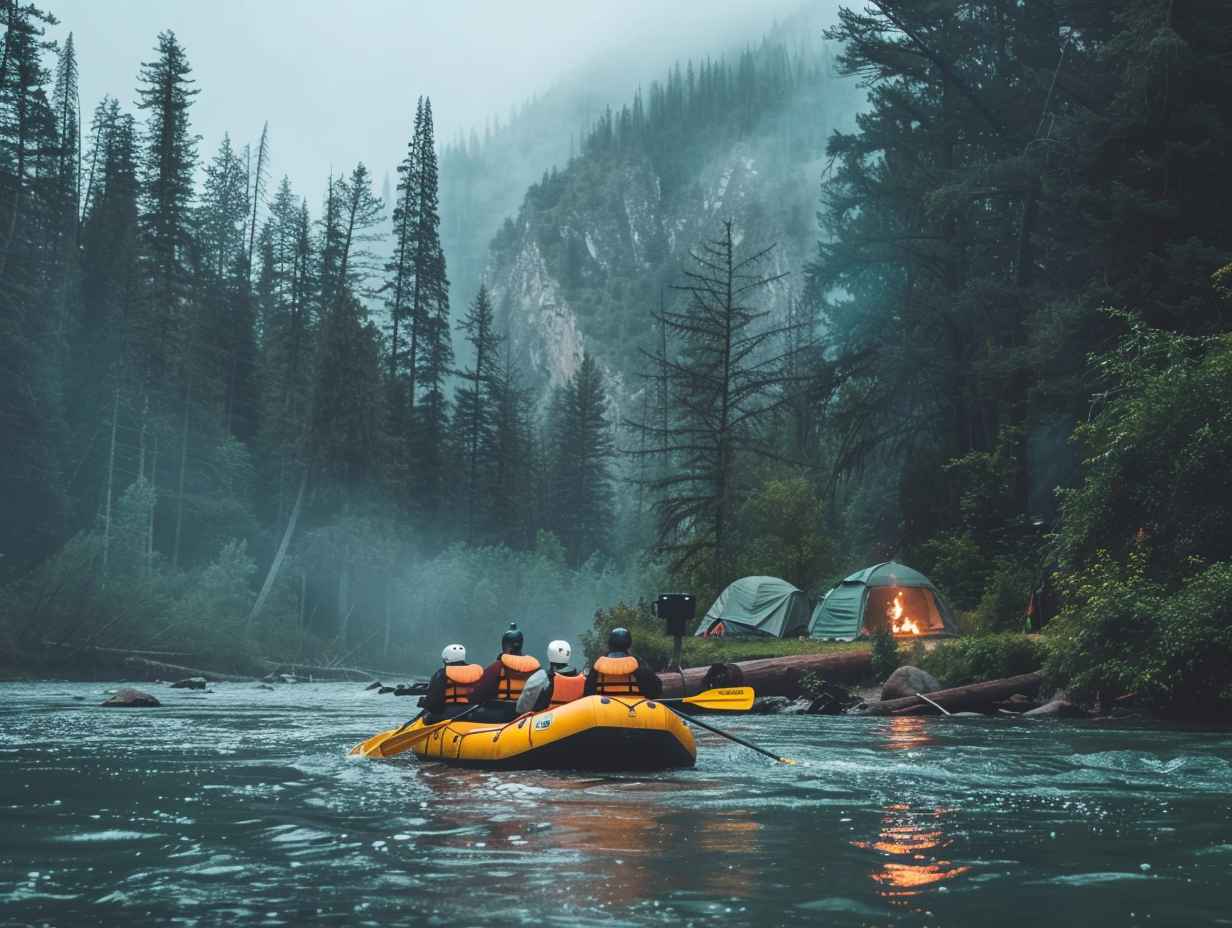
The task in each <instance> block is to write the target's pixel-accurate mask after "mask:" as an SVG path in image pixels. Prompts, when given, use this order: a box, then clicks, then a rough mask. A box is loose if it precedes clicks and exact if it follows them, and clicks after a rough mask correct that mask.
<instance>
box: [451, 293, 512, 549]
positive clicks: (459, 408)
mask: <svg viewBox="0 0 1232 928" xmlns="http://www.w3.org/2000/svg"><path fill="white" fill-rule="evenodd" d="M459 328H460V329H461V330H462V331H463V332H465V333H466V340H467V341H468V342H470V344H471V347H472V348H473V349H474V352H475V360H474V363H473V364H472V366H471V367H470V368H469V369H467V370H462V371H458V376H460V377H461V378H462V380H463V383H462V386H460V387H459V388H458V392H457V402H456V405H455V413H454V423H455V424H454V429H453V431H454V433H455V434H457V435H461V436H463V439H462V445H463V447H462V473H463V479H462V481H461V484H460V486H459V489H460V490H461V493H462V506H463V510H464V511H465V513H466V538H467V540H468V541H472V542H473V541H474V540H475V538H476V533H477V531H478V530H480V529H481V528H483V527H484V526H483V525H482V524H481V523H483V522H484V521H485V518H486V516H487V513H486V512H485V511H484V508H483V507H486V506H487V504H488V500H489V496H488V493H487V490H489V489H490V487H489V486H488V485H487V484H488V483H489V482H490V478H489V470H490V465H491V462H492V457H493V454H494V452H495V448H494V444H495V435H494V433H495V417H496V413H497V405H498V396H499V390H500V343H501V339H500V337H499V336H498V335H497V334H496V328H495V324H494V320H493V315H492V300H491V298H490V297H489V296H488V288H487V286H485V285H483V284H480V286H479V293H478V294H476V296H475V302H474V303H472V304H471V308H470V311H469V312H468V313H467V315H466V318H465V319H463V320H462V322H461V324H460V325H459Z"/></svg>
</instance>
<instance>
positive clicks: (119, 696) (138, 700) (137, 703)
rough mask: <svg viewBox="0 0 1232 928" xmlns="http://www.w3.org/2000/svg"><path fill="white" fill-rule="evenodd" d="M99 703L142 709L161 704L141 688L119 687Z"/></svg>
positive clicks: (122, 707) (114, 706) (121, 707)
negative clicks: (119, 688)
mask: <svg viewBox="0 0 1232 928" xmlns="http://www.w3.org/2000/svg"><path fill="white" fill-rule="evenodd" d="M100 705H103V706H109V707H112V708H120V709H144V708H152V707H154V706H161V705H162V703H161V702H159V701H158V700H157V699H155V698H154V697H153V696H151V695H150V694H149V693H143V692H142V691H141V690H130V689H121V690H116V691H115V692H114V693H112V694H111V695H110V696H108V697H107V698H106V699H104V700H103V701H102V703H100Z"/></svg>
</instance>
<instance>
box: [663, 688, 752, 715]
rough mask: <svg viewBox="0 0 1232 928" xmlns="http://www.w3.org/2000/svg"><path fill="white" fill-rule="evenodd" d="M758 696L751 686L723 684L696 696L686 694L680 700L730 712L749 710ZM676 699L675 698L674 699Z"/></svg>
mask: <svg viewBox="0 0 1232 928" xmlns="http://www.w3.org/2000/svg"><path fill="white" fill-rule="evenodd" d="M756 696H757V693H756V692H754V690H753V687H751V686H723V687H719V688H718V689H713V690H706V692H704V693H698V694H697V695H696V696H686V697H685V698H684V699H682V700H680V701H681V702H683V703H687V704H688V705H690V706H697V707H698V708H699V709H720V710H726V711H729V712H747V711H748V710H749V709H751V708H752V707H753V699H754V698H755V697H756ZM673 701H674V700H673Z"/></svg>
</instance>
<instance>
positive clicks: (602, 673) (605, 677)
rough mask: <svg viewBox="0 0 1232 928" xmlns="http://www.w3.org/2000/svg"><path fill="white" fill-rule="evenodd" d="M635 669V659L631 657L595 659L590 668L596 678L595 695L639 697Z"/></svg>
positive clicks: (639, 691)
mask: <svg viewBox="0 0 1232 928" xmlns="http://www.w3.org/2000/svg"><path fill="white" fill-rule="evenodd" d="M637 668H638V663H637V658H636V657H633V656H632V655H629V656H627V657H600V658H596V660H595V662H594V664H593V665H592V666H591V668H590V672H591V673H592V674H595V676H596V680H595V693H597V694H598V695H600V696H641V695H642V688H641V687H640V686H638V685H637V676H636V672H637Z"/></svg>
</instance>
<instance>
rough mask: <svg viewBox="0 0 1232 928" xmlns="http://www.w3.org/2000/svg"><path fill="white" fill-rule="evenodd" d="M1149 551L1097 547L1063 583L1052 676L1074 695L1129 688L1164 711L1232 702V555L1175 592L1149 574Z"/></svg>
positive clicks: (1053, 634)
mask: <svg viewBox="0 0 1232 928" xmlns="http://www.w3.org/2000/svg"><path fill="white" fill-rule="evenodd" d="M1148 560H1149V557H1148V554H1147V552H1146V551H1141V552H1132V553H1131V554H1130V556H1129V557H1128V558H1127V560H1126V562H1125V563H1124V564H1122V563H1120V562H1118V561H1116V560H1114V559H1113V558H1112V557H1111V556H1110V555H1106V554H1104V555H1101V556H1100V557H1098V558H1097V560H1096V561H1095V563H1094V564H1092V565H1091V566H1090V567H1089V568H1087V569H1086V570H1084V571H1081V572H1079V573H1077V574H1074V575H1072V576H1070V577H1068V578H1066V579H1065V580H1064V581H1063V584H1064V586H1063V591H1064V593H1065V597H1066V602H1067V605H1066V607H1065V609H1064V610H1063V611H1062V613H1061V615H1060V616H1059V617H1058V619H1057V620H1056V621H1055V622H1054V623H1053V626H1052V628H1051V629H1050V638H1051V644H1052V647H1051V653H1050V656H1049V659H1048V662H1047V670H1048V673H1049V676H1050V677H1051V678H1053V679H1054V680H1056V681H1058V682H1061V683H1064V684H1065V685H1066V686H1068V687H1069V688H1070V690H1071V692H1073V693H1074V695H1076V696H1079V697H1081V698H1085V699H1090V700H1099V699H1102V700H1108V699H1113V698H1116V697H1118V696H1122V695H1126V694H1133V695H1134V696H1135V697H1136V698H1137V700H1138V701H1139V702H1141V703H1144V704H1146V705H1149V706H1151V707H1153V708H1155V709H1158V710H1160V711H1163V712H1167V713H1174V714H1181V715H1207V714H1210V713H1213V712H1217V711H1220V710H1222V709H1226V708H1228V707H1229V706H1232V563H1230V562H1226V561H1225V562H1222V563H1219V564H1214V565H1212V566H1210V567H1208V568H1206V569H1205V570H1202V571H1200V572H1199V573H1197V574H1195V575H1194V576H1192V577H1190V578H1188V579H1186V580H1185V581H1183V582H1182V583H1181V585H1180V587H1179V589H1176V590H1174V591H1173V590H1169V589H1168V588H1167V587H1166V586H1165V585H1163V584H1160V583H1157V582H1155V581H1152V580H1151V579H1149V577H1148V576H1147V572H1146V565H1147V562H1148Z"/></svg>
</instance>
